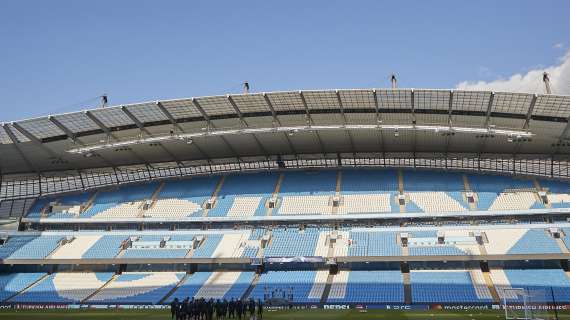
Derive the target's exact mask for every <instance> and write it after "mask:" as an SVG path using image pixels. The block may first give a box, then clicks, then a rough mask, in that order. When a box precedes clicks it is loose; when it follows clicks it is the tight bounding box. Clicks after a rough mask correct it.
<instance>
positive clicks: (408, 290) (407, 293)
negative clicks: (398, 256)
mask: <svg viewBox="0 0 570 320" xmlns="http://www.w3.org/2000/svg"><path fill="white" fill-rule="evenodd" d="M400 271H401V272H402V279H403V281H404V303H406V304H411V303H412V285H411V279H410V267H409V266H408V265H407V264H405V263H401V264H400Z"/></svg>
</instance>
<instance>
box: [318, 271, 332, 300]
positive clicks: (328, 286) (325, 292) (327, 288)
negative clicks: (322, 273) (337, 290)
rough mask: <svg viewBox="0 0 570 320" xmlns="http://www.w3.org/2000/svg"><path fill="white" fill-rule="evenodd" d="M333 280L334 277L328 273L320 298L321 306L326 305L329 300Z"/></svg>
mask: <svg viewBox="0 0 570 320" xmlns="http://www.w3.org/2000/svg"><path fill="white" fill-rule="evenodd" d="M333 278H334V275H333V274H331V273H330V272H329V275H328V277H327V282H326V283H325V288H324V289H323V295H322V296H321V304H324V303H326V302H327V300H328V298H329V293H330V292H331V286H332V282H333Z"/></svg>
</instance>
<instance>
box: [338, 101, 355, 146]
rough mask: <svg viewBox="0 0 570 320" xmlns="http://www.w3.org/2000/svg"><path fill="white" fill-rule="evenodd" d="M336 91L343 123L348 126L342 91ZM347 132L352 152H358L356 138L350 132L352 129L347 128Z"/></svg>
mask: <svg viewBox="0 0 570 320" xmlns="http://www.w3.org/2000/svg"><path fill="white" fill-rule="evenodd" d="M335 93H336V99H337V101H338V105H339V106H340V113H341V115H342V121H343V122H342V123H343V124H344V125H345V126H346V124H347V121H346V115H345V114H344V106H343V104H342V100H341V99H340V93H339V92H338V90H335ZM346 134H347V135H348V140H349V142H350V150H351V151H352V153H355V152H356V147H355V146H354V140H353V139H352V134H351V133H350V130H346Z"/></svg>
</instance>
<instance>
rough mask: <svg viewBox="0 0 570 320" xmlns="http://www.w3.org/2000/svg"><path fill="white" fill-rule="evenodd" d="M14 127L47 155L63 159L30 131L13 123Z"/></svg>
mask: <svg viewBox="0 0 570 320" xmlns="http://www.w3.org/2000/svg"><path fill="white" fill-rule="evenodd" d="M12 125H13V126H14V128H16V129H17V130H18V131H20V132H21V133H22V134H23V135H24V136H25V137H26V138H28V139H30V141H31V142H32V143H34V144H35V145H37V146H39V147H40V149H43V150H44V151H45V152H46V153H47V154H49V155H50V157H54V158H58V159H61V157H60V156H58V155H57V154H56V153H55V152H53V151H52V150H51V149H50V148H48V147H46V146H45V145H44V144H43V143H42V141H41V140H40V139H39V138H37V137H36V136H34V135H33V134H31V133H30V132H29V131H28V130H26V129H24V128H23V127H22V126H21V125H20V124H18V123H17V122H12Z"/></svg>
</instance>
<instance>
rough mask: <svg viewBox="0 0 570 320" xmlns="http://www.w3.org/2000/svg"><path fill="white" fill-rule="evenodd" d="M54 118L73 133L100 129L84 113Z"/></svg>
mask: <svg viewBox="0 0 570 320" xmlns="http://www.w3.org/2000/svg"><path fill="white" fill-rule="evenodd" d="M54 118H55V119H56V120H57V121H59V122H60V123H61V124H62V125H63V126H64V127H66V128H67V129H69V130H70V131H71V132H73V133H77V132H83V131H91V130H97V129H100V128H99V126H98V125H97V124H96V123H95V122H93V120H91V119H89V117H87V116H86V115H85V113H84V112H75V113H66V114H62V115H57V116H54Z"/></svg>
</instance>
